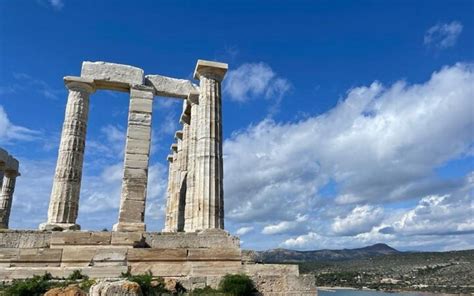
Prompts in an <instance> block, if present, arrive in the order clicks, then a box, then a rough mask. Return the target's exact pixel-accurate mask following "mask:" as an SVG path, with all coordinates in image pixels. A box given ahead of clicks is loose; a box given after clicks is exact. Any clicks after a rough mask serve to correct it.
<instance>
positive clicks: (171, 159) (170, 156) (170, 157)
mask: <svg viewBox="0 0 474 296" xmlns="http://www.w3.org/2000/svg"><path fill="white" fill-rule="evenodd" d="M166 159H167V160H168V162H173V155H171V154H169V155H168V156H167V157H166Z"/></svg>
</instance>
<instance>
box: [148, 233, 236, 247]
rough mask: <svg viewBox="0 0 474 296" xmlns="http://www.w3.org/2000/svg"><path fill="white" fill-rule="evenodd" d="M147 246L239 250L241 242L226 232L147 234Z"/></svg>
mask: <svg viewBox="0 0 474 296" xmlns="http://www.w3.org/2000/svg"><path fill="white" fill-rule="evenodd" d="M144 236H145V241H146V243H147V245H149V246H150V247H151V248H210V249H219V248H239V246H240V240H239V239H238V238H237V237H235V236H231V235H229V234H228V233H227V232H225V231H221V232H220V233H207V232H202V233H188V232H186V233H181V232H178V233H162V232H147V233H145V234H144Z"/></svg>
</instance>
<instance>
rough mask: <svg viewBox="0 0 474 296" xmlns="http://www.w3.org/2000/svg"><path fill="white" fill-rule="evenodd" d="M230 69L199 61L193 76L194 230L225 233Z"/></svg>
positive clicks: (222, 64) (217, 64)
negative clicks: (196, 91) (224, 95)
mask: <svg viewBox="0 0 474 296" xmlns="http://www.w3.org/2000/svg"><path fill="white" fill-rule="evenodd" d="M227 68H228V66H227V64H224V63H218V62H211V61H203V60H198V62H197V65H196V70H195V72H194V78H195V79H198V80H199V81H200V95H199V104H198V108H197V113H198V124H197V136H196V151H195V158H196V159H195V166H196V167H195V176H194V178H195V179H194V183H195V184H194V188H193V191H194V205H193V220H194V221H193V226H192V230H202V229H208V228H220V229H224V190H223V160H222V102H221V81H222V79H223V78H224V75H225V73H226V72H227ZM191 116H193V114H191Z"/></svg>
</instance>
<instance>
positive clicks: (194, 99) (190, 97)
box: [186, 91, 199, 105]
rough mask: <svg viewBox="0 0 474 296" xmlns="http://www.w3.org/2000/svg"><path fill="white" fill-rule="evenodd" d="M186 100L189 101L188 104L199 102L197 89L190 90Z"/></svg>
mask: <svg viewBox="0 0 474 296" xmlns="http://www.w3.org/2000/svg"><path fill="white" fill-rule="evenodd" d="M186 101H187V102H189V105H197V104H199V93H198V92H197V91H196V92H190V93H189V95H188V98H187V99H186Z"/></svg>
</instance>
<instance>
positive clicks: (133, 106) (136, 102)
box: [130, 97, 153, 114]
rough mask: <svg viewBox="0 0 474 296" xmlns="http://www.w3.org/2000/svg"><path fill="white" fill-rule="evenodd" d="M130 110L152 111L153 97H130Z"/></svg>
mask: <svg viewBox="0 0 474 296" xmlns="http://www.w3.org/2000/svg"><path fill="white" fill-rule="evenodd" d="M130 112H144V113H150V114H151V113H152V112H153V98H151V99H145V98H137V97H132V98H131V99H130Z"/></svg>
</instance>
